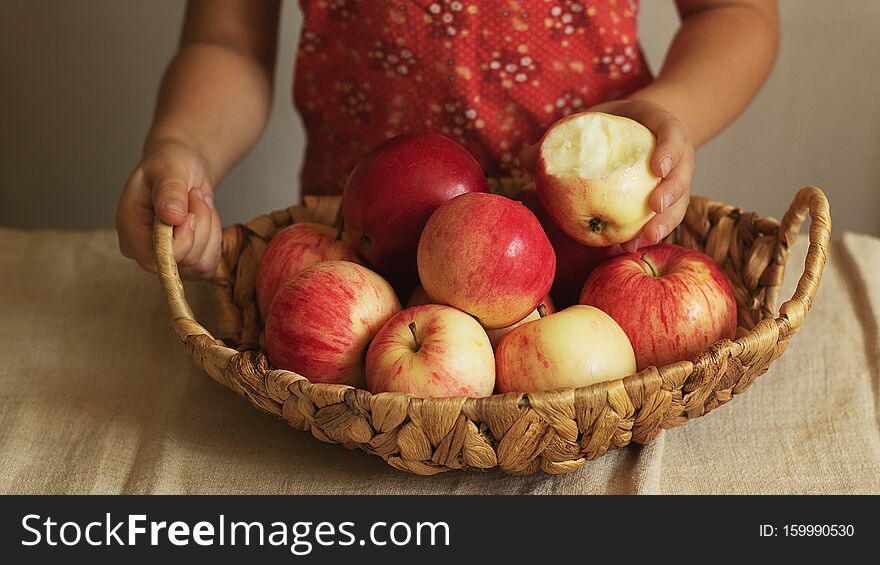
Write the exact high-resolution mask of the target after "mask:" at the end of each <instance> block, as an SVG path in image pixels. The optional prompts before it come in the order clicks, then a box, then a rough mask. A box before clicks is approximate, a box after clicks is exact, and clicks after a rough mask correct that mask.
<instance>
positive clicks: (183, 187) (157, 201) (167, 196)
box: [152, 174, 189, 226]
mask: <svg viewBox="0 0 880 565" xmlns="http://www.w3.org/2000/svg"><path fill="white" fill-rule="evenodd" d="M185 179H186V177H185V176H182V175H178V174H164V175H158V176H156V177H155V178H154V179H153V190H152V198H153V209H154V210H155V211H156V215H157V216H159V219H160V220H162V221H163V222H165V223H166V224H168V225H171V226H177V225H180V224H182V223H183V222H184V220H186V216H187V212H188V211H189V205H188V204H189V202H188V194H187V193H188V192H189V190H188V189H189V187H188V186H187V184H188V183H187V182H186V180H185Z"/></svg>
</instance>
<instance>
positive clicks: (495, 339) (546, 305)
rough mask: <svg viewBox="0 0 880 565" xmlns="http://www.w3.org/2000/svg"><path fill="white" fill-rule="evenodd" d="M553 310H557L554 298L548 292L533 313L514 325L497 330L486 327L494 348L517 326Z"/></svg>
mask: <svg viewBox="0 0 880 565" xmlns="http://www.w3.org/2000/svg"><path fill="white" fill-rule="evenodd" d="M542 311H543V314H542ZM553 312H556V307H555V306H554V305H553V299H551V298H550V295H549V294H548V295H547V296H545V297H544V300H542V301H541V303H540V304H538V307H537V308H535V309H534V310H532V313H531V314H529V315H528V316H526V317H525V318H523V319H522V320H520V321H519V322H517V323H515V324H513V325H512V326H507V327H506V328H498V329H495V330H492V329H486V335H488V336H489V341H490V342H491V343H492V349H497V348H498V344H499V343H501V340H502V339H503V338H504V336H506V335H507V334H509V333H510V332H512V331H513V330H514V329H515V328H518V327H520V326H521V325H523V324H525V323H526V322H534V321H535V320H538V319H540V318H542V317H543V316H546V315H547V314H552V313H553Z"/></svg>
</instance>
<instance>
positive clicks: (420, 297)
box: [406, 285, 436, 308]
mask: <svg viewBox="0 0 880 565" xmlns="http://www.w3.org/2000/svg"><path fill="white" fill-rule="evenodd" d="M425 304H436V302H435V301H434V300H432V299H431V297H430V296H428V293H427V292H425V287H423V286H422V285H419V286H417V287H416V288H415V289H414V290H413V291H412V294H410V295H409V300H407V301H406V307H407V308H412V307H413V306H424V305H425Z"/></svg>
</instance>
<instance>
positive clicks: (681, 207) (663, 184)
mask: <svg viewBox="0 0 880 565" xmlns="http://www.w3.org/2000/svg"><path fill="white" fill-rule="evenodd" d="M590 110H591V111H596V112H605V113H608V114H615V115H618V116H624V117H627V118H630V119H633V120H635V121H637V122H639V123H641V124H643V125H644V126H645V127H647V128H648V129H650V130H651V131H652V132H654V135H655V136H656V137H657V147H656V148H655V149H654V154H653V155H652V156H651V170H652V171H653V172H654V174H655V175H657V176H658V177H660V178H661V179H662V180H661V181H660V184H658V185H657V187H656V188H654V191H653V192H652V193H651V196H650V199H649V205H650V206H651V209H652V210H654V211H655V212H656V213H657V214H656V215H655V216H654V217H653V218H651V220H650V221H649V222H648V223H647V224H645V227H644V228H643V229H642V232H641V234H639V235H638V236H636V237H635V239H633V240H632V241H628V242H626V243H624V244H623V248H624V249H625V250H627V251H631V252H632V251H636V250H637V249H638V248H639V247H642V246H648V245H654V244H655V243H658V242H659V241H660V240H662V239H663V238H664V237H666V236H667V235H669V233H670V232H671V231H672V230H673V229H675V228H676V227H677V226H678V224H680V223H681V221H682V219H684V214H685V211H687V206H688V202H690V196H691V179H692V178H693V176H694V147H693V145H691V143H690V142H689V141H688V139H687V135H686V134H685V130H684V127H682V125H681V123H680V122H679V121H678V119H677V118H676V117H675V116H673V115H672V114H671V113H670V112H668V111H666V110H665V109H663V108H662V107H661V106H660V105H658V104H655V103H653V102H648V101H646V100H615V101H613V102H606V103H603V104H599V105H598V106H594V107H593V108H590ZM536 157H537V146H536V145H530V146H528V147H526V148H525V149H523V151H522V153H520V156H519V160H520V165H521V166H523V167H524V168H526V169H529V170H533V169H534V166H535V159H536Z"/></svg>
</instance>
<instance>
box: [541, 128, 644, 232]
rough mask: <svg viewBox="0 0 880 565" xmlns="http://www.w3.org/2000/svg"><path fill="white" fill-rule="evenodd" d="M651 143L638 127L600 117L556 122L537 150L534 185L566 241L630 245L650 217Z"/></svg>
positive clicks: (642, 129)
mask: <svg viewBox="0 0 880 565" xmlns="http://www.w3.org/2000/svg"><path fill="white" fill-rule="evenodd" d="M655 145H656V139H655V138H654V134H653V133H651V131H650V130H649V129H648V128H646V127H645V126H643V125H642V124H640V123H638V122H636V121H634V120H630V119H629V118H623V117H620V116H613V115H610V114H603V113H601V112H583V113H580V114H574V115H571V116H568V117H566V118H563V119H562V120H560V121H558V122H556V123H555V124H553V125H552V126H550V129H548V130H547V132H546V133H545V134H544V137H543V138H542V139H541V141H540V143H539V145H538V162H537V168H536V171H535V184H536V186H537V188H538V195H539V196H540V198H541V202H543V204H544V206H545V207H546V208H547V212H548V213H549V214H550V216H551V217H552V218H553V220H554V221H555V222H556V223H557V224H558V225H559V227H560V228H562V230H563V231H564V232H565V233H566V234H568V236H569V237H571V238H572V239H574V240H575V241H578V242H580V243H583V244H584V245H590V246H593V247H607V246H609V245H614V244H615V243H623V242H625V241H629V240H631V239H633V238H634V237H635V236H637V235H638V234H639V232H640V231H641V230H642V227H644V225H645V224H646V223H648V220H650V219H651V218H652V217H653V216H654V212H653V211H652V210H651V207H650V206H649V205H648V197H649V196H650V194H651V191H653V190H654V187H656V186H657V184H658V183H659V182H660V179H659V178H658V177H657V176H655V175H654V173H653V172H651V166H650V160H651V154H652V153H653V152H654V147H655Z"/></svg>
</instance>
